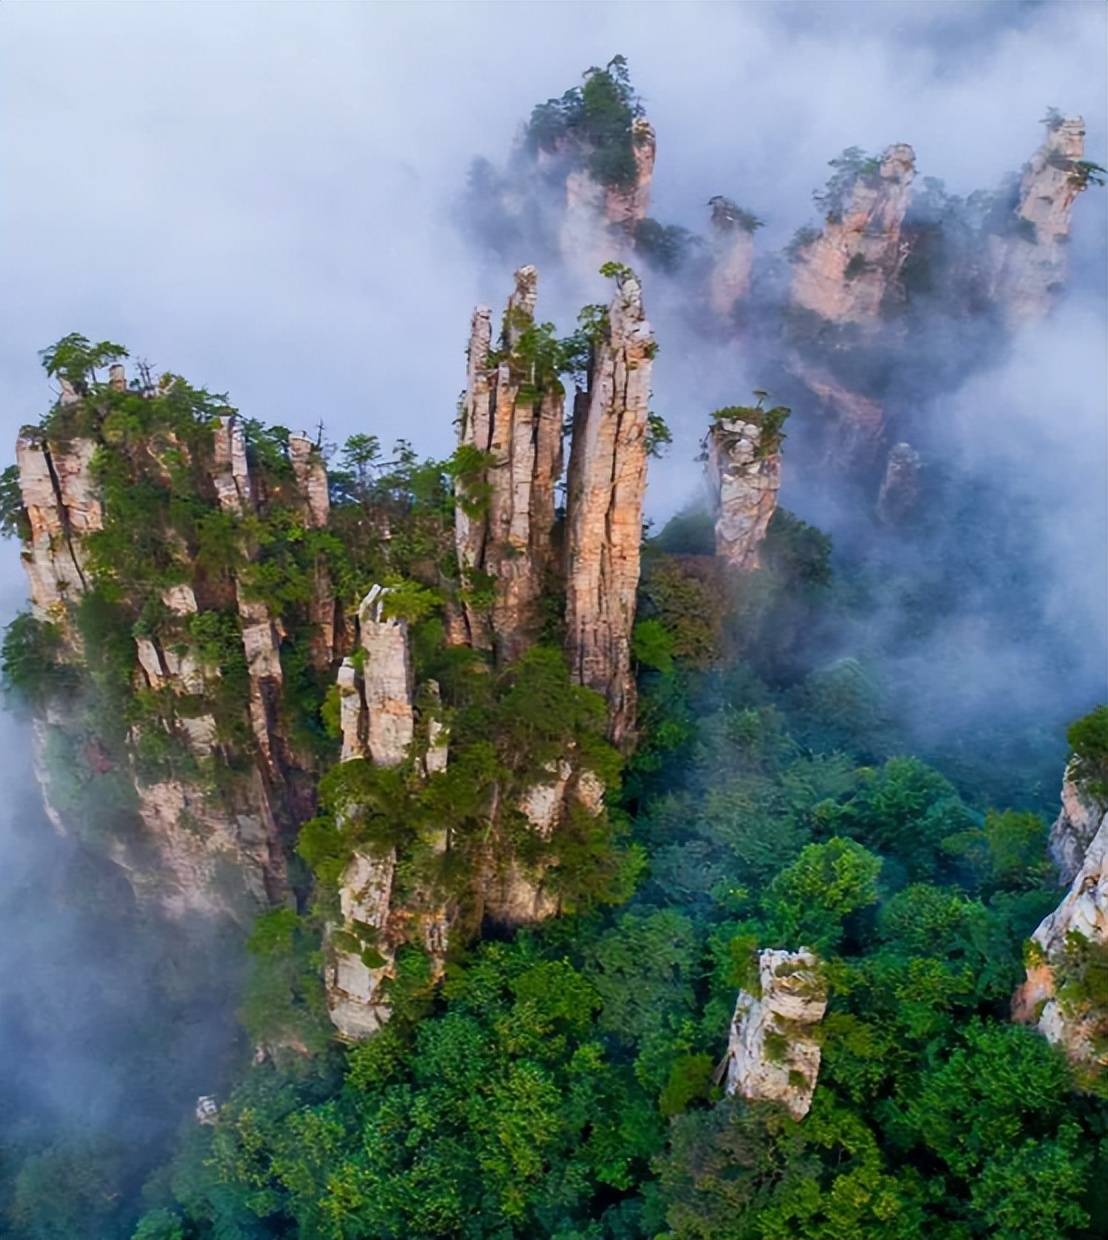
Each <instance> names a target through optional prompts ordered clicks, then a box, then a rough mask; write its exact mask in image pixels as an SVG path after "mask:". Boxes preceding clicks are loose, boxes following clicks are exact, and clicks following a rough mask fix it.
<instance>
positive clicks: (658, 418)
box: [646, 412, 673, 459]
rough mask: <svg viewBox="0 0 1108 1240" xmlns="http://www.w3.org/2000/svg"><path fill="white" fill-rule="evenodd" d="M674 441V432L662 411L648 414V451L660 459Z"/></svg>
mask: <svg viewBox="0 0 1108 1240" xmlns="http://www.w3.org/2000/svg"><path fill="white" fill-rule="evenodd" d="M671 443H673V432H672V431H671V430H670V429H669V426H668V425H667V424H666V420H665V418H663V417H662V415H661V414H660V413H653V412H651V413H648V414H647V415H646V453H647V456H652V457H654V458H655V459H658V458H659V457H660V456H661V455H662V453H663V452H664V451H665V449H666V448H667V447H669V445H670V444H671Z"/></svg>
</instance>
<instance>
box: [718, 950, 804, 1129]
mask: <svg viewBox="0 0 1108 1240" xmlns="http://www.w3.org/2000/svg"><path fill="white" fill-rule="evenodd" d="M758 989H759V993H758V994H752V993H751V992H750V991H747V990H741V991H739V998H738V1002H737V1003H736V1004H735V1015H734V1017H733V1018H732V1021H731V1034H730V1038H729V1039H728V1043H727V1056H726V1058H725V1060H724V1066H725V1070H726V1084H725V1088H726V1091H727V1093H729V1094H738V1095H740V1096H741V1097H743V1098H750V1099H753V1100H756V1101H759V1102H779V1103H781V1104H782V1105H783V1106H785V1107H787V1108H788V1111H789V1113H790V1114H791V1115H792V1117H793V1118H794V1119H803V1118H804V1116H805V1115H807V1114H808V1111H809V1109H810V1108H811V1105H812V1095H813V1094H814V1092H815V1088H816V1080H817V1078H818V1076H819V1065H820V1044H819V1041H818V1040H817V1039H816V1038H815V1037H814V1036H813V1033H812V1026H813V1025H816V1024H818V1023H819V1022H820V1021H821V1020H822V1019H823V1015H824V1013H825V1012H826V1011H827V987H826V983H825V982H824V981H823V979H822V978H821V976H820V972H819V961H818V960H817V958H816V957H815V956H814V955H813V954H812V952H810V951H807V950H805V949H804V948H801V950H800V951H797V952H788V951H773V950H767V951H763V952H761V953H759V956H758Z"/></svg>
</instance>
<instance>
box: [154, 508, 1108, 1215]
mask: <svg viewBox="0 0 1108 1240" xmlns="http://www.w3.org/2000/svg"><path fill="white" fill-rule="evenodd" d="M797 526H798V523H795V521H794V522H792V523H790V522H789V521H788V520H787V519H786V521H784V522H778V523H777V528H776V529H775V531H774V532H773V533H772V534H771V536H770V539H769V540H768V543H767V548H766V560H767V568H766V570H765V571H766V573H767V578H766V580H765V583H764V590H765V595H764V597H763V600H762V602H761V604H760V607H759V609H758V612H759V614H758V615H756V616H755V615H752V614H751V611H750V610H749V609H748V610H747V611H746V612H745V613H740V614H738V615H736V614H734V613H732V614H731V615H730V616H728V615H727V614H725V613H723V612H722V611H721V609H719V608H717V609H716V617H715V621H714V622H713V620H712V616H711V613H710V611H709V610H708V609H707V608H706V600H707V599H708V598H709V597H710V594H711V592H710V591H709V590H706V589H705V587H704V585H703V583H702V582H699V581H698V579H697V578H696V576H695V573H694V572H693V571H692V570H694V569H695V568H696V562H695V560H689V559H687V558H684V557H678V556H673V557H665V556H663V554H662V553H656V557H655V563H654V566H653V570H652V572H651V574H650V576H649V577H648V581H647V585H646V587H645V597H644V609H648V610H650V611H651V612H652V613H653V615H652V618H651V620H650V621H648V623H650V624H651V625H652V628H651V629H650V630H648V632H647V633H646V635H645V637H644V640H643V641H642V642H641V643H640V653H641V654H642V655H643V656H645V657H644V660H643V662H642V664H641V667H640V675H641V679H642V685H643V689H644V691H645V708H644V714H645V718H646V720H647V722H648V735H647V739H646V741H645V743H644V744H643V746H642V747H641V748H640V750H639V752H638V754H637V756H636V757H635V759H634V760H633V761H632V764H631V769H630V771H629V774H628V779H627V782H626V785H625V802H624V803H625V807H626V809H627V810H628V812H629V813H631V814H632V815H633V833H634V836H635V838H636V840H637V842H638V843H639V845H640V846H641V847H642V848H643V849H644V850H645V853H646V857H647V869H646V872H645V873H644V875H643V877H642V879H641V881H640V883H639V885H638V888H637V890H636V892H635V894H634V895H633V896H632V898H631V899H630V900H629V901H628V902H627V903H626V904H625V905H624V906H623V907H621V908H618V909H615V910H613V911H612V912H610V913H593V914H589V915H585V916H582V917H578V918H574V919H563V920H560V921H558V922H556V923H553V924H550V925H548V926H546V927H545V928H543V929H541V930H531V931H527V932H525V933H522V934H520V935H518V936H517V937H516V938H515V939H514V940H513V941H511V942H503V941H496V942H486V943H484V944H482V945H481V946H479V947H477V948H476V949H475V950H473V951H472V952H470V953H468V954H467V955H466V956H465V958H464V959H460V960H459V961H458V962H457V963H456V964H454V965H453V966H452V967H451V968H450V969H449V970H448V974H447V979H446V982H445V984H444V986H443V988H442V993H441V995H440V996H438V997H436V998H434V999H430V998H429V997H427V996H421V995H419V994H416V993H413V994H412V995H411V997H410V998H407V999H403V1000H401V1001H400V1002H399V1003H398V1007H397V1018H396V1019H395V1020H394V1021H393V1023H392V1024H391V1025H390V1026H389V1027H388V1028H387V1029H386V1030H385V1031H384V1032H383V1033H382V1034H381V1035H379V1036H378V1037H377V1038H375V1039H373V1040H371V1041H370V1042H368V1043H366V1044H364V1045H362V1046H359V1047H356V1048H354V1049H351V1050H347V1051H341V1052H336V1053H335V1054H334V1055H333V1056H331V1057H326V1056H325V1057H321V1058H317V1059H316V1060H314V1061H311V1062H303V1061H300V1062H293V1063H286V1064H284V1065H275V1064H267V1065H264V1066H262V1067H260V1068H258V1069H256V1070H254V1071H253V1072H252V1073H251V1074H250V1075H249V1076H248V1077H247V1079H246V1080H245V1081H244V1082H243V1084H242V1085H241V1086H240V1087H239V1089H238V1090H237V1091H236V1093H235V1094H234V1096H233V1097H232V1099H231V1101H230V1102H229V1104H228V1105H227V1107H226V1108H225V1109H224V1111H223V1112H222V1114H221V1118H220V1121H219V1123H218V1124H217V1125H215V1126H214V1127H213V1128H210V1129H200V1130H194V1131H193V1132H192V1133H191V1134H190V1135H189V1137H188V1138H187V1140H186V1144H185V1147H184V1149H183V1150H182V1152H181V1153H180V1155H179V1156H178V1158H177V1160H176V1161H175V1163H174V1164H173V1166H172V1167H171V1168H170V1169H169V1171H168V1172H167V1173H166V1174H165V1176H164V1177H163V1178H161V1179H159V1181H158V1191H159V1192H160V1194H161V1195H162V1198H161V1200H160V1201H158V1202H157V1204H156V1208H155V1209H153V1210H152V1211H151V1213H149V1214H148V1215H147V1216H146V1218H145V1219H144V1221H143V1222H142V1224H141V1225H140V1227H139V1229H138V1231H137V1232H136V1235H137V1236H142V1237H144V1238H145V1240H150V1238H152V1237H166V1238H168V1237H173V1236H188V1237H194V1236H195V1237H206V1236H225V1235H228V1236H230V1235H234V1236H255V1235H258V1236H300V1237H319V1238H323V1237H327V1238H328V1240H330V1238H338V1237H343V1238H347V1237H363V1236H364V1237H402V1236H403V1237H433V1236H473V1237H478V1236H481V1237H484V1236H497V1237H511V1236H521V1237H522V1236H528V1237H530V1236H550V1237H555V1236H556V1237H563V1238H566V1240H568V1238H570V1237H597V1238H600V1237H613V1238H615V1237H619V1238H624V1237H627V1238H630V1237H662V1236H669V1237H682V1238H686V1237H689V1238H691V1237H697V1238H700V1237H704V1238H707V1237H712V1238H713V1240H715V1238H717V1237H725V1238H730V1237H735V1238H739V1237H742V1238H745V1237H767V1238H768V1237H782V1238H783V1237H821V1238H831V1237H835V1238H841V1237H859V1238H861V1237H869V1236H876V1235H881V1236H894V1237H916V1236H928V1237H930V1236H943V1237H958V1238H961V1237H972V1236H998V1237H1010V1238H1011V1240H1016V1238H1017V1237H1020V1238H1024V1237H1043V1238H1044V1240H1045V1238H1046V1237H1054V1236H1061V1235H1066V1236H1096V1235H1105V1234H1108V1211H1106V1209H1105V1205H1106V1203H1105V1201H1104V1199H1103V1189H1102V1185H1103V1179H1104V1174H1105V1170H1106V1167H1105V1159H1106V1157H1108V1145H1106V1144H1105V1141H1104V1134H1105V1121H1106V1119H1108V1111H1106V1110H1105V1106H1104V1103H1103V1102H1102V1101H1101V1100H1100V1099H1099V1097H1097V1096H1096V1095H1095V1094H1089V1093H1083V1094H1076V1093H1074V1092H1073V1088H1074V1086H1073V1081H1072V1079H1071V1076H1070V1073H1069V1069H1068V1067H1067V1065H1066V1063H1065V1061H1064V1059H1063V1058H1062V1056H1061V1055H1060V1054H1059V1053H1058V1052H1057V1051H1056V1050H1055V1049H1054V1048H1052V1047H1051V1046H1050V1045H1049V1044H1048V1043H1046V1042H1045V1041H1044V1040H1043V1039H1042V1038H1040V1037H1039V1036H1038V1035H1037V1034H1035V1033H1034V1032H1032V1031H1030V1030H1028V1029H1025V1028H1022V1027H1019V1026H1015V1025H1013V1024H1011V1023H1010V1021H1009V1017H1008V1005H1009V1000H1010V996H1011V993H1012V991H1013V989H1014V987H1015V985H1016V984H1017V983H1018V981H1019V980H1020V978H1021V976H1022V969H1023V966H1022V959H1021V952H1022V945H1023V943H1024V941H1025V940H1026V938H1027V935H1028V933H1029V931H1030V929H1032V928H1033V927H1034V925H1035V924H1036V923H1037V921H1038V919H1039V918H1040V916H1041V915H1042V914H1043V913H1044V912H1046V911H1047V910H1048V909H1049V908H1050V907H1051V906H1052V904H1053V903H1054V902H1055V901H1056V898H1057V893H1056V889H1055V888H1054V887H1053V885H1052V881H1051V876H1050V870H1049V866H1048V864H1047V861H1046V855H1045V850H1044V844H1045V824H1044V823H1043V821H1042V820H1041V819H1040V818H1039V817H1038V816H1036V815H1035V814H1032V813H1027V812H1020V811H1012V810H1008V811H989V812H984V813H983V812H981V810H980V809H979V808H978V807H975V806H973V805H971V804H968V803H967V802H966V801H965V800H964V799H963V798H962V797H960V796H959V795H958V793H957V792H956V790H955V788H954V787H953V786H952V784H951V783H950V782H949V781H948V780H947V779H946V778H944V777H943V775H942V774H941V773H940V772H938V771H936V770H934V769H932V768H930V767H928V766H927V765H925V764H924V763H922V762H920V761H919V760H917V759H915V758H912V757H910V756H896V757H892V758H889V759H887V760H885V761H882V762H879V763H877V764H872V763H871V762H870V761H869V758H870V756H871V755H872V753H873V751H874V748H875V745H876V744H878V743H879V741H878V733H879V732H880V730H881V725H880V722H879V721H878V720H875V719H874V717H873V716H872V714H870V713H869V712H868V709H867V705H866V703H865V702H864V700H861V699H856V702H857V706H856V708H855V709H854V710H853V711H851V710H850V709H849V699H848V696H847V695H845V694H840V696H839V699H838V701H837V703H836V706H835V710H834V712H833V714H834V719H835V721H836V722H837V723H838V725H839V726H840V728H841V729H844V730H852V738H851V739H850V740H849V741H845V742H844V740H843V737H844V735H845V732H844V731H839V732H838V733H837V734H836V736H835V738H834V741H833V743H827V742H826V741H823V742H821V741H820V739H819V737H820V734H821V731H823V729H824V728H825V723H826V715H825V708H826V705H827V699H826V697H825V696H821V690H820V685H819V681H818V678H817V677H813V676H809V677H807V678H806V679H802V680H801V681H799V682H798V683H795V684H793V685H792V686H791V687H789V688H782V687H781V686H780V685H779V684H775V683H774V682H773V678H772V677H769V678H768V679H767V676H766V675H764V674H759V665H760V664H762V667H761V670H762V672H763V673H764V672H766V670H767V669H766V666H765V665H764V661H763V660H762V659H760V657H759V655H758V654H757V652H756V641H755V643H754V645H755V649H754V650H751V649H750V647H751V639H752V637H753V638H756V635H757V632H758V631H759V629H760V628H761V627H762V626H763V625H767V624H768V625H769V626H770V627H773V625H774V622H775V620H776V621H778V622H780V620H781V619H782V618H783V617H784V616H785V615H786V614H787V612H788V610H789V609H791V608H796V607H797V606H798V605H803V606H806V607H809V608H811V609H812V611H813V613H814V614H818V611H819V610H820V609H821V608H824V607H827V606H829V605H831V602H832V599H833V587H832V586H831V585H830V583H829V581H828V576H827V572H826V564H825V560H824V556H825V554H826V546H825V544H821V543H820V541H819V540H818V539H817V538H815V537H809V538H808V539H807V540H806V544H805V542H804V541H803V540H802V539H801V535H803V529H802V528H799V529H798V528H797ZM661 541H662V542H665V541H666V539H662V540H661ZM804 545H806V546H807V549H808V550H807V555H803V554H799V553H798V548H799V547H801V546H804ZM660 583H661V584H660ZM678 585H680V587H681V588H680V590H679V589H678ZM677 597H680V598H681V599H683V602H678V601H675V598H677ZM798 600H799V602H798ZM744 646H745V647H746V648H747V650H748V656H747V657H746V658H733V657H732V658H724V657H722V656H723V654H724V651H726V650H731V651H735V650H741V649H743V648H744ZM648 663H649V664H652V665H653V666H648ZM823 691H824V692H826V686H824V690H823ZM801 738H803V739H801ZM767 943H772V944H773V945H780V946H783V947H788V948H796V947H799V946H801V945H805V946H810V947H814V948H816V949H818V950H819V951H820V952H821V953H822V955H823V957H824V959H825V960H826V962H827V963H826V974H827V980H828V982H829V985H830V989H831V996H832V998H831V1005H830V1009H829V1012H828V1016H827V1018H826V1019H825V1021H824V1022H823V1028H822V1039H823V1067H822V1070H821V1076H820V1083H819V1087H818V1089H817V1091H816V1098H815V1104H814V1106H813V1109H812V1111H811V1113H810V1115H809V1116H808V1117H807V1118H806V1119H805V1120H803V1121H801V1122H799V1123H798V1122H796V1121H794V1120H791V1119H790V1118H788V1116H787V1115H786V1114H785V1113H784V1112H783V1111H781V1110H779V1109H777V1108H775V1107H773V1106H772V1105H767V1104H750V1103H745V1102H742V1101H739V1100H735V1099H722V1098H721V1097H720V1090H719V1088H718V1087H717V1086H716V1085H715V1084H714V1083H713V1079H714V1078H713V1069H714V1068H715V1065H716V1063H717V1062H718V1060H719V1058H720V1056H721V1055H722V1053H723V1049H724V1045H725V1042H726V1030H727V1026H728V1022H729V1020H730V1016H731V1010H732V1007H733V1005H734V999H735V994H736V991H737V989H738V987H739V986H741V985H743V984H748V983H749V979H750V975H751V969H752V960H753V953H754V951H755V949H756V948H757V947H759V946H763V945H765V944H767ZM254 946H255V950H256V951H257V952H258V953H259V954H260V955H261V956H262V957H263V959H267V960H268V961H269V962H270V963H272V962H274V961H278V960H281V959H283V958H284V957H285V954H286V952H287V950H288V948H289V946H290V944H289V943H288V942H287V941H286V942H282V941H281V940H280V936H277V935H265V936H258V937H256V939H255V943H254Z"/></svg>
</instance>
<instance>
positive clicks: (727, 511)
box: [704, 407, 781, 572]
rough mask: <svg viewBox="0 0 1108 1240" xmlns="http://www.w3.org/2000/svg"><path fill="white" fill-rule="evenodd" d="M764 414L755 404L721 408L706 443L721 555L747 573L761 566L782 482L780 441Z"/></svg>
mask: <svg viewBox="0 0 1108 1240" xmlns="http://www.w3.org/2000/svg"><path fill="white" fill-rule="evenodd" d="M774 412H776V411H774ZM764 417H765V411H763V410H761V409H756V408H749V409H746V408H740V407H736V408H733V409H722V410H720V411H719V413H718V414H717V415H716V416H715V420H714V421H713V424H712V426H711V428H710V429H709V431H708V434H707V436H706V437H705V441H704V448H705V452H706V456H707V464H706V472H707V478H708V488H709V492H710V496H711V500H712V505H713V508H714V511H715V514H716V523H715V530H716V555H717V556H719V557H720V558H721V559H722V560H724V561H725V562H726V563H727V564H729V565H731V566H732V567H733V568H736V569H739V570H740V571H742V572H746V571H749V570H750V569H754V568H757V567H758V548H759V546H760V545H761V542H762V539H763V538H765V536H766V530H767V529H768V528H769V523H770V519H771V518H772V516H773V513H774V510H775V509H776V508H777V492H778V490H779V489H780V486H781V448H780V441H779V439H778V436H777V434H776V431H775V430H774V429H773V428H772V427H771V426H769V425H767V423H766V422H765V420H764Z"/></svg>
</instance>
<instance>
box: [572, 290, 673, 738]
mask: <svg viewBox="0 0 1108 1240" xmlns="http://www.w3.org/2000/svg"><path fill="white" fill-rule="evenodd" d="M654 352H655V345H654V336H653V333H652V332H651V329H650V324H649V323H648V322H647V319H646V315H645V312H644V310H643V302H642V288H641V286H640V285H639V282H638V280H637V279H636V278H635V277H634V275H632V274H631V273H630V272H628V271H624V272H623V273H622V274H621V275H620V276H619V277H618V287H617V289H616V294H615V296H614V297H613V299H612V302H611V305H610V307H609V310H608V332H607V336H606V337H605V338H604V339H603V340H601V341H600V342H599V343H598V344H597V345H596V347H595V349H594V351H593V358H592V364H591V367H590V370H589V378H588V388H587V391H585V392H579V393H578V395H577V399H576V401H575V403H574V414H573V440H572V447H571V451H570V462H569V481H568V489H567V496H566V559H565V563H566V647H567V653H568V656H569V665H570V672H571V674H572V675H573V676H574V678H575V679H576V680H577V681H578V682H579V683H581V684H583V685H586V686H587V687H588V688H590V689H594V690H596V691H597V692H598V693H601V694H603V695H604V697H605V698H606V699H607V701H608V705H609V709H610V732H611V737H612V739H613V740H614V741H615V742H617V743H620V742H622V741H623V740H625V739H626V738H627V737H628V735H629V732H630V729H631V728H632V726H633V722H634V711H635V684H634V677H633V676H632V673H631V628H632V625H633V624H634V619H635V592H636V590H637V588H638V583H639V567H640V565H639V549H640V545H641V542H642V507H643V494H644V491H645V487H646V463H647V455H648V453H647V426H648V414H649V403H650V378H651V367H652V361H653V357H654Z"/></svg>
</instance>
